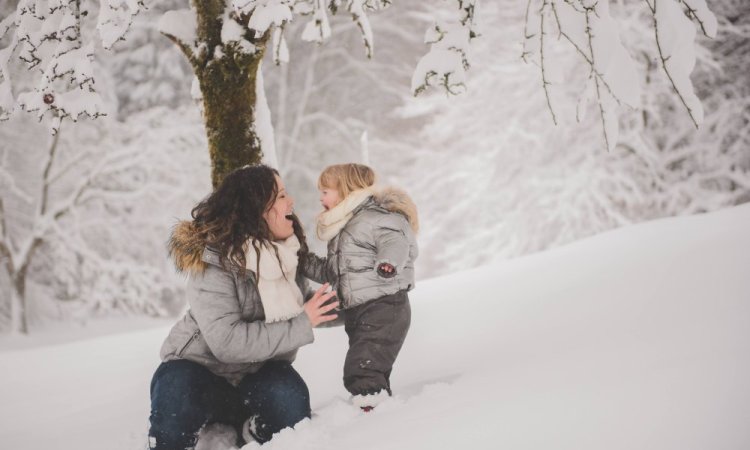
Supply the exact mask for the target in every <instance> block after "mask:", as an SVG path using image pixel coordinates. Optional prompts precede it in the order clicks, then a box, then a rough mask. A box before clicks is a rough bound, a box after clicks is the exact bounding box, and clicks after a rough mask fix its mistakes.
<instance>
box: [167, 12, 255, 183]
mask: <svg viewBox="0 0 750 450" xmlns="http://www.w3.org/2000/svg"><path fill="white" fill-rule="evenodd" d="M191 4H192V6H193V10H194V11H195V15H196V16H195V19H196V25H197V29H196V36H197V40H196V44H197V47H194V46H193V43H188V42H183V41H181V40H180V38H179V37H178V36H173V35H170V34H169V32H165V35H166V36H167V37H168V38H170V39H171V40H172V41H173V42H175V43H176V44H177V45H178V46H179V47H180V49H181V50H182V52H183V53H184V54H185V56H186V57H187V58H188V60H189V61H190V64H191V65H192V67H193V71H194V72H195V75H196V77H197V78H198V83H199V85H200V88H201V93H202V95H203V119H204V122H205V125H206V136H207V138H208V151H209V154H210V157H211V182H212V183H213V186H214V188H216V187H217V186H218V185H219V184H220V183H221V181H222V180H223V179H224V177H225V176H226V175H227V174H228V173H229V172H231V171H232V170H234V169H236V168H239V167H242V166H244V165H246V164H258V163H260V162H261V160H262V157H263V153H262V151H261V143H260V139H259V138H258V133H257V131H256V128H255V121H256V110H255V108H256V105H255V103H256V81H257V78H258V70H259V69H260V63H261V61H262V60H263V55H264V54H265V51H266V44H267V42H268V39H269V37H270V33H269V32H266V33H264V34H259V33H256V32H255V31H252V30H249V29H246V30H245V33H244V35H243V36H242V39H241V41H242V42H241V43H240V42H238V41H229V42H224V41H222V36H221V33H222V28H223V25H224V20H233V21H236V22H237V23H238V24H239V25H240V26H246V24H247V22H248V20H249V17H244V16H243V17H237V16H236V15H235V13H234V11H233V10H232V9H231V8H227V0H192V1H191Z"/></svg>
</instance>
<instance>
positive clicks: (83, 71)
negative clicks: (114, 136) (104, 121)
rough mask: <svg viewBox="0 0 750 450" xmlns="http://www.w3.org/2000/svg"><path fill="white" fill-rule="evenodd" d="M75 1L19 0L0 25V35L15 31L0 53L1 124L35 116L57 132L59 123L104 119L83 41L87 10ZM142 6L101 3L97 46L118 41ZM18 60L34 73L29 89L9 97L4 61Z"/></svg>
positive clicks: (126, 0) (90, 47)
mask: <svg viewBox="0 0 750 450" xmlns="http://www.w3.org/2000/svg"><path fill="white" fill-rule="evenodd" d="M81 5H82V2H81V1H80V0H20V1H19V3H18V6H17V8H16V11H15V13H14V14H11V15H10V16H9V17H7V18H6V19H4V20H3V21H2V22H0V36H2V35H5V34H7V33H8V32H9V31H10V30H11V29H13V30H14V32H13V35H12V37H11V43H10V45H9V46H8V47H5V48H4V49H2V50H0V120H1V119H7V118H9V117H10V114H11V113H13V111H15V106H16V104H17V105H18V106H20V108H21V109H22V110H25V111H28V112H35V113H37V116H38V117H39V120H42V119H44V118H45V116H50V117H51V119H52V120H51V127H50V128H51V129H52V132H53V133H56V132H57V130H58V129H59V126H60V123H61V121H62V120H63V119H64V118H66V117H68V118H70V119H72V120H73V121H76V120H78V119H79V118H80V117H82V116H83V117H99V116H101V115H104V112H103V106H102V99H101V96H100V95H99V93H98V92H97V90H96V88H95V74H94V70H93V65H92V61H93V56H94V43H93V42H91V41H88V42H85V41H86V39H85V38H84V36H83V33H82V29H83V28H84V27H83V24H82V23H83V20H84V18H86V17H87V16H88V14H89V13H88V10H87V9H85V7H82V6H81ZM142 9H143V4H142V2H141V1H138V0H102V1H101V4H100V8H99V20H98V25H97V28H98V29H99V33H100V37H101V40H102V44H103V45H104V47H105V48H110V47H111V46H112V45H113V44H114V43H115V42H116V41H118V40H120V39H122V36H123V35H124V34H125V32H126V31H127V29H128V28H129V26H130V24H131V22H132V18H133V16H134V15H135V14H137V13H138V12H139V11H140V10H142ZM15 52H17V54H18V56H17V58H18V59H19V60H20V61H21V62H23V63H24V64H25V65H26V67H27V69H28V70H30V71H34V72H35V73H37V74H39V75H40V76H39V80H38V83H37V86H36V87H35V88H34V89H33V90H29V91H23V92H20V93H19V94H18V95H17V97H16V98H14V96H13V89H12V86H11V77H10V71H9V63H10V60H11V56H12V55H13V54H14V53H15Z"/></svg>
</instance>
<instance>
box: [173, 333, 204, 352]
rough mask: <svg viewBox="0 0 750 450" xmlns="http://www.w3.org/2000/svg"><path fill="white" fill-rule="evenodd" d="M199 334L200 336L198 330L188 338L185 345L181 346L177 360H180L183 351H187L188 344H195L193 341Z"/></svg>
mask: <svg viewBox="0 0 750 450" xmlns="http://www.w3.org/2000/svg"><path fill="white" fill-rule="evenodd" d="M200 334H201V330H198V331H196V332H195V333H193V335H192V336H190V339H188V341H187V342H185V345H183V346H182V348H181V349H180V351H179V352H177V357H178V358H182V355H183V354H184V353H185V351H186V350H187V349H188V347H190V344H192V343H193V342H195V340H196V339H198V336H200Z"/></svg>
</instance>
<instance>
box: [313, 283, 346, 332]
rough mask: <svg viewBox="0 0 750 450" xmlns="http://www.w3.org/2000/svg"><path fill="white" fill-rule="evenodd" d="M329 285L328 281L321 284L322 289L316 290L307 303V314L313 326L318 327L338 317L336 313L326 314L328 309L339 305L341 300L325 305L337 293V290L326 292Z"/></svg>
mask: <svg viewBox="0 0 750 450" xmlns="http://www.w3.org/2000/svg"><path fill="white" fill-rule="evenodd" d="M328 286H329V284H328V283H326V284H324V285H323V286H321V287H320V289H318V290H317V291H315V294H314V295H313V296H312V298H311V299H310V300H308V301H307V303H305V314H307V318H308V319H310V323H311V324H312V326H313V327H317V326H318V325H320V324H321V323H323V322H328V321H330V320H334V319H335V318H336V317H337V315H336V314H326V313H327V312H328V311H330V310H332V309H334V308H336V307H337V306H339V302H332V303H330V304H328V305H324V303H325V302H327V301H328V300H330V299H331V297H334V296H335V295H336V291H331V292H326V289H328Z"/></svg>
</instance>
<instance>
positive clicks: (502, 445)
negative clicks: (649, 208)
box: [0, 205, 750, 450]
mask: <svg viewBox="0 0 750 450" xmlns="http://www.w3.org/2000/svg"><path fill="white" fill-rule="evenodd" d="M411 297H412V308H413V321H412V329H411V332H410V335H409V337H408V339H407V342H406V345H405V348H404V350H403V353H402V355H401V356H400V358H399V360H398V361H397V365H396V368H395V370H394V374H393V388H394V391H395V397H394V398H393V399H390V400H389V401H387V402H386V403H385V404H383V405H381V406H380V407H378V408H377V409H376V410H375V411H374V412H372V413H369V414H364V413H361V412H359V411H358V410H357V409H356V408H354V407H352V406H351V405H349V404H348V403H347V398H348V396H347V394H346V392H345V391H344V389H343V388H342V386H341V382H340V377H341V365H342V361H343V356H344V352H345V350H346V338H345V335H344V332H343V330H342V329H331V330H319V331H317V332H316V342H315V343H314V344H313V345H311V346H308V347H305V348H303V349H302V350H301V352H300V356H299V359H298V361H297V363H296V367H297V368H298V369H299V370H300V372H301V373H302V374H303V376H304V378H305V379H306V380H307V382H308V384H309V386H310V390H311V394H312V397H313V398H312V400H313V408H314V414H315V416H314V417H313V420H312V421H306V422H303V423H301V424H299V425H298V426H297V429H296V430H287V431H284V432H282V433H280V434H279V435H278V436H277V437H276V438H275V439H274V440H273V441H271V443H269V444H268V445H266V446H264V448H270V449H327V450H337V449H341V450H344V449H345V450H351V449H357V450H365V449H378V450H380V449H443V448H446V449H447V448H466V449H513V450H519V449H555V450H561V449H576V450H582V449H592V450H593V449H596V450H603V449H606V450H615V449H628V450H633V449H638V450H645V449H654V450H691V449H695V450H699V449H700V450H746V449H748V448H750V426H748V424H750V382H749V381H748V380H750V205H744V206H741V207H736V208H733V209H728V210H723V211H719V212H716V213H712V214H707V215H701V216H693V217H682V218H675V219H667V220H660V221H657V222H651V223H646V224H641V225H636V226H632V227H627V228H624V229H620V230H616V231H612V232H608V233H605V234H602V235H599V236H595V237H593V238H590V239H586V240H583V241H579V242H576V243H573V244H571V245H568V246H565V247H561V248H557V249H555V250H553V251H549V252H545V253H539V254H535V255H531V256H527V257H523V258H519V259H516V260H510V261H505V262H499V263H497V264H494V265H489V266H485V267H481V268H478V269H475V270H470V271H466V272H461V273H455V274H452V275H450V276H446V277H442V278H438V279H433V280H429V281H424V282H422V283H420V284H419V286H418V287H417V289H416V290H415V291H414V292H413V295H412V296H411ZM167 330H168V328H165V327H158V328H152V329H146V330H142V329H141V330H139V331H132V332H127V333H120V334H114V335H109V336H104V337H92V338H90V339H87V340H79V341H74V342H67V343H63V344H57V345H45V346H38V347H35V348H24V349H15V350H11V349H6V350H3V351H1V352H0V374H2V375H1V377H2V378H0V379H1V380H2V382H1V383H0V447H2V448H6V449H13V450H24V449H35V450H41V449H54V450H68V449H71V450H72V449H76V450H87V449H97V450H101V449H108V450H116V449H129V450H132V449H142V448H144V447H145V443H146V429H147V416H148V385H149V381H150V377H151V374H152V372H153V370H154V369H155V367H156V366H157V364H158V356H157V353H158V350H159V346H160V344H161V340H162V339H163V338H164V336H165V334H166V333H167ZM207 437H208V438H210V437H213V438H214V439H217V440H220V438H221V437H222V436H221V434H220V433H213V434H211V435H209V436H207ZM203 444H204V447H213V448H214V449H218V448H219V447H220V445H219V444H213V445H207V444H208V439H206V440H204V441H203ZM255 447H256V445H255V444H252V445H249V446H247V448H255Z"/></svg>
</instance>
